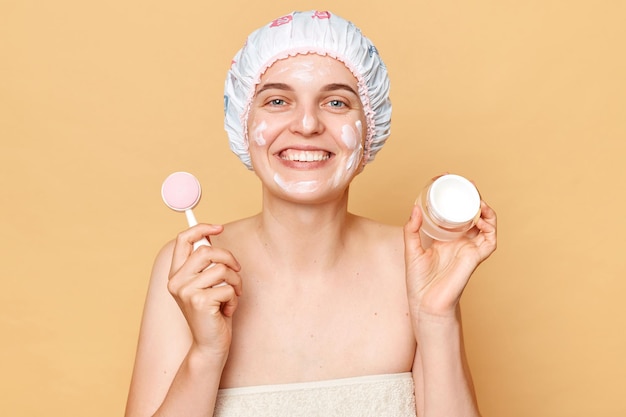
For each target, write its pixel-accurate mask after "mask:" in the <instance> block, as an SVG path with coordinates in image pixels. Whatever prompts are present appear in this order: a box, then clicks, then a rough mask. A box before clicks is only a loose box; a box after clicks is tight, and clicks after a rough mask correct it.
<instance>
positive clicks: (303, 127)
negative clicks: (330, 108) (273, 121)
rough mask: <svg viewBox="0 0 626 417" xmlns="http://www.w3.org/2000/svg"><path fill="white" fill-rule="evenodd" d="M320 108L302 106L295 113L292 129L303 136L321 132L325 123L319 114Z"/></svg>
mask: <svg viewBox="0 0 626 417" xmlns="http://www.w3.org/2000/svg"><path fill="white" fill-rule="evenodd" d="M318 111H319V109H317V108H316V107H313V106H310V107H305V106H303V107H301V108H300V109H299V111H297V112H295V113H294V120H293V121H292V131H293V132H294V133H299V134H301V135H303V136H311V135H316V134H319V133H321V132H322V131H323V130H324V127H323V126H324V125H323V123H322V121H321V119H320V115H319V114H318Z"/></svg>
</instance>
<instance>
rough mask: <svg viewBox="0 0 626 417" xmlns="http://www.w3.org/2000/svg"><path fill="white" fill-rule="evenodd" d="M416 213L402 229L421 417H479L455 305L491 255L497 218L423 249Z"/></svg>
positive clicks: (486, 214) (489, 213)
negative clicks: (415, 348)
mask: <svg viewBox="0 0 626 417" xmlns="http://www.w3.org/2000/svg"><path fill="white" fill-rule="evenodd" d="M420 226H421V212H420V210H419V207H417V206H416V207H414V209H413V213H412V215H411V218H410V219H409V221H408V222H407V224H406V225H405V228H404V238H405V262H406V278H407V293H408V298H409V304H410V310H411V319H412V323H413V329H414V332H415V338H416V341H417V351H416V355H415V361H414V365H413V374H414V379H415V394H416V402H417V409H418V414H419V416H420V417H439V416H441V417H443V416H447V417H449V416H473V417H476V416H479V415H480V414H479V412H478V406H477V402H476V398H475V394H474V389H473V385H472V380H471V376H470V372H469V368H468V366H467V360H466V357H465V351H464V344H463V330H462V325H461V313H460V307H459V300H460V298H461V295H462V293H463V290H464V289H465V286H466V285H467V282H468V281H469V279H470V277H471V275H472V273H473V272H474V270H475V269H476V267H477V266H478V265H479V264H480V263H481V262H482V261H484V260H485V259H486V258H487V257H489V255H491V253H492V252H493V251H494V250H495V249H496V215H495V212H494V211H493V210H492V209H491V208H490V207H489V206H487V205H486V204H485V203H484V202H483V203H482V208H481V219H480V220H479V221H478V223H477V225H476V227H475V228H474V229H472V230H471V231H470V232H468V234H467V235H466V236H465V237H463V238H461V239H459V240H457V241H454V242H434V243H433V244H432V246H430V247H428V248H424V247H423V246H422V242H421V238H420V233H419V228H420Z"/></svg>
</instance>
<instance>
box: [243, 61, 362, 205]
mask: <svg viewBox="0 0 626 417" xmlns="http://www.w3.org/2000/svg"><path fill="white" fill-rule="evenodd" d="M277 81H281V82H277ZM357 83H358V82H357V79H356V78H355V77H354V75H352V73H351V72H350V71H349V70H348V68H347V67H346V66H345V65H344V64H343V63H341V62H340V61H338V60H336V59H334V58H331V57H329V56H320V55H317V54H302V55H297V56H294V57H290V58H287V59H281V60H278V61H276V62H275V63H274V64H273V65H272V66H271V67H269V68H268V69H267V71H266V72H265V73H264V74H263V76H262V77H261V80H260V82H259V84H258V87H257V92H256V94H255V96H254V99H253V100H252V103H251V106H250V111H249V113H248V122H247V123H248V132H250V133H251V136H252V137H253V138H254V140H252V141H251V145H250V147H249V149H250V151H249V153H250V157H251V161H252V166H253V169H254V171H255V172H256V174H257V175H258V176H259V178H261V180H262V182H263V183H264V184H265V186H266V187H272V186H273V184H272V182H273V183H274V184H275V185H277V186H278V187H279V188H280V189H281V190H282V191H284V193H283V196H284V197H285V198H289V195H290V194H292V193H294V194H296V195H301V194H308V195H310V194H313V193H315V192H318V191H319V192H323V193H328V192H329V191H330V190H329V188H339V189H340V190H339V191H340V192H344V191H345V190H346V189H347V185H348V184H349V182H350V181H351V180H352V178H354V176H355V175H356V174H357V173H358V172H359V171H360V169H361V168H362V166H363V164H362V163H361V162H362V158H363V143H364V141H365V137H364V134H363V129H362V128H361V126H362V125H363V123H365V113H364V110H363V105H362V104H361V99H360V97H359V95H358V93H357V92H356V90H357V89H358V86H357ZM276 192H279V191H278V190H276Z"/></svg>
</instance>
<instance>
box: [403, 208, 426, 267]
mask: <svg viewBox="0 0 626 417" xmlns="http://www.w3.org/2000/svg"><path fill="white" fill-rule="evenodd" d="M421 226H422V211H421V209H420V207H419V206H418V205H417V204H415V205H413V210H412V211H411V217H409V220H408V221H407V222H406V224H405V225H404V250H405V256H408V255H410V254H414V253H418V254H420V253H422V252H423V251H424V250H423V248H422V238H421V236H420V227H421Z"/></svg>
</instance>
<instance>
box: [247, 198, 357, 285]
mask: <svg viewBox="0 0 626 417" xmlns="http://www.w3.org/2000/svg"><path fill="white" fill-rule="evenodd" d="M347 206H348V190H346V192H345V193H344V195H342V196H341V197H339V198H337V199H334V200H331V201H328V202H321V203H315V204H302V203H296V202H291V201H286V200H283V199H279V198H277V197H275V196H268V195H264V197H263V210H262V212H261V213H260V214H259V215H258V216H257V220H258V222H257V236H258V238H259V240H260V243H261V245H262V246H263V247H264V249H265V250H266V251H267V254H266V256H271V257H272V259H273V261H274V262H276V263H277V264H280V266H281V268H287V269H288V270H293V271H298V272H299V273H301V274H302V273H306V272H307V271H309V272H312V273H315V272H316V271H323V270H325V269H330V268H334V267H335V266H336V264H337V261H338V259H339V258H340V256H341V253H342V250H343V249H344V248H345V245H346V242H347V237H348V231H349V230H350V224H351V223H352V222H353V221H354V216H352V215H350V214H349V213H348V209H347Z"/></svg>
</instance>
